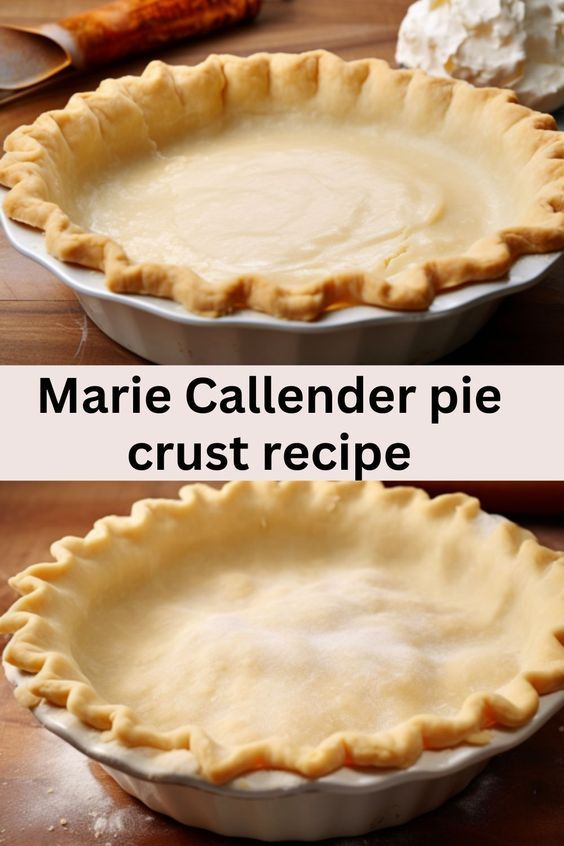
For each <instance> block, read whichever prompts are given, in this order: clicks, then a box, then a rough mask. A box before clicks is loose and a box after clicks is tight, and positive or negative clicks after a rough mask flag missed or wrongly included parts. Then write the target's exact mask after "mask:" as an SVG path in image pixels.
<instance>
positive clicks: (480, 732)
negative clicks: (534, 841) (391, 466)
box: [0, 482, 564, 783]
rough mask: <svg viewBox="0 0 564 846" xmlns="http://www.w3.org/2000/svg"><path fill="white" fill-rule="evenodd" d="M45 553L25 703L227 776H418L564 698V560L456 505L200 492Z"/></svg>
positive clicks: (14, 654) (106, 524) (514, 529)
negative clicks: (362, 770)
mask: <svg viewBox="0 0 564 846" xmlns="http://www.w3.org/2000/svg"><path fill="white" fill-rule="evenodd" d="M52 553H53V556H54V559H55V560H54V561H53V562H50V563H44V564H36V565H34V566H32V567H29V568H28V569H27V570H25V571H24V572H22V573H20V574H19V575H17V576H15V577H14V578H13V579H12V580H11V584H12V586H13V587H14V588H15V589H16V590H17V591H18V593H20V594H21V598H20V599H18V600H17V601H16V602H15V603H14V605H13V606H12V608H11V609H9V610H8V612H7V613H6V614H5V615H4V616H3V617H2V618H0V631H3V632H6V633H11V634H12V635H13V636H12V638H11V640H10V642H9V643H8V646H7V647H6V650H5V652H4V660H5V661H7V662H9V663H10V664H13V665H15V666H16V667H18V668H19V669H20V670H23V671H25V672H26V673H29V674H30V675H29V678H28V680H27V681H26V683H25V684H24V685H22V686H21V687H19V688H18V696H19V698H20V699H21V700H22V702H24V703H25V704H27V705H29V706H31V707H33V706H35V705H36V704H37V703H38V702H39V701H40V700H42V699H43V700H46V701H48V702H49V703H52V704H54V705H58V706H61V707H66V708H67V709H68V711H70V712H71V713H72V714H74V715H75V716H76V717H78V718H80V720H82V721H83V722H84V723H86V724H88V725H89V726H92V727H94V728H95V729H98V730H99V731H100V732H101V733H103V734H102V737H103V738H104V739H108V740H110V739H111V740H115V741H118V742H119V743H121V744H124V745H125V746H146V747H152V748H154V749H157V750H163V754H164V755H166V754H167V753H168V754H170V750H179V749H180V750H190V753H191V754H192V755H193V756H194V760H195V762H196V765H197V767H198V771H199V773H200V774H201V776H202V777H203V778H205V779H207V780H210V781H213V782H216V783H222V782H225V781H228V780H230V779H232V778H233V777H235V776H236V775H238V774H241V773H244V772H248V771H252V770H257V769H265V768H270V769H285V770H291V771H295V772H298V773H301V774H302V775H304V776H308V777H312V778H313V777H319V776H322V775H324V774H326V773H329V772H332V771H334V770H336V769H337V768H339V767H341V766H343V765H350V766H361V767H368V766H370V767H372V766H373V767H407V766H409V765H411V764H413V763H414V762H415V761H416V760H417V759H418V757H419V756H420V755H421V753H422V751H423V750H424V749H441V748H443V747H451V746H456V745H458V744H460V743H464V742H484V741H487V737H486V738H485V737H484V730H485V729H487V728H490V727H492V726H496V725H497V726H508V727H514V726H519V725H521V724H523V723H525V722H527V721H528V720H529V719H530V718H531V717H532V716H533V714H534V713H535V711H536V709H537V706H538V701H539V694H543V693H547V692H549V691H553V690H555V689H558V688H561V687H563V686H564V646H563V640H564V627H563V613H562V610H563V600H564V556H563V555H562V554H561V553H558V552H554V551H551V550H549V549H546V548H543V547H542V546H540V545H539V544H538V543H537V542H536V540H535V539H534V537H533V536H532V535H531V534H530V533H529V532H527V531H525V530H523V529H521V528H519V527H518V526H516V525H514V524H513V523H510V522H508V521H507V520H505V519H502V518H492V517H490V516H488V515H485V514H484V513H483V512H481V511H480V508H479V503H478V501H477V500H475V499H473V498H470V497H467V496H465V495H463V494H450V495H445V496H440V497H437V498H435V499H429V497H428V496H427V495H426V494H425V493H424V492H423V491H421V490H418V489H415V488H394V489H387V488H384V487H383V486H382V485H380V484H378V483H375V482H364V483H345V482H340V483H339V482H336V483H329V482H321V483H306V482H287V483H269V482H264V483H263V482H260V483H248V482H237V483H231V484H229V485H226V486H225V487H224V488H223V489H222V490H221V491H217V490H213V489H211V488H208V487H207V486H205V485H193V486H189V487H185V488H184V489H182V491H181V492H180V499H179V500H145V501H142V502H138V503H136V504H135V506H134V507H133V510H132V513H131V516H129V517H115V516H113V517H106V518H104V519H103V520H100V521H98V522H97V523H96V525H95V527H94V529H93V530H92V531H91V532H90V533H89V534H88V535H87V536H86V537H85V538H84V539H80V538H64V539H63V540H61V541H59V542H57V543H56V544H54V545H53V547H52Z"/></svg>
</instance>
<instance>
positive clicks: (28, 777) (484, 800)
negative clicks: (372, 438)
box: [0, 482, 564, 846]
mask: <svg viewBox="0 0 564 846" xmlns="http://www.w3.org/2000/svg"><path fill="white" fill-rule="evenodd" d="M177 487H178V486H177V484H175V483H142V482H139V483H137V482H135V483H126V484H119V485H118V484H109V483H94V484H93V483H41V484H38V483H3V484H0V536H1V537H2V555H1V557H0V613H2V611H3V610H4V609H5V608H7V607H8V605H9V604H10V603H11V602H12V601H13V599H14V594H13V592H12V591H11V589H10V588H9V586H8V585H7V584H6V579H7V578H8V577H9V576H11V575H13V574H14V573H16V572H17V571H19V570H20V569H21V568H23V567H24V566H26V565H28V564H31V563H34V562H37V561H42V560H48V559H49V556H48V549H49V544H50V543H51V542H52V541H53V540H56V539H57V538H59V537H61V536H63V535H65V534H76V535H83V534H84V533H85V532H87V531H88V529H89V528H90V527H91V525H92V523H93V521H94V520H95V519H96V518H98V517H101V516H103V515H105V514H108V513H118V514H120V513H121V514H124V513H127V512H128V510H129V507H130V505H131V503H132V502H133V501H134V500H136V499H138V498H140V497H143V496H162V495H165V496H173V495H175V492H176V490H177ZM435 489H436V485H435ZM500 490H501V489H500ZM488 496H489V497H490V504H491V505H492V507H493V508H495V509H497V510H501V511H503V499H501V500H500V498H499V497H500V493H499V491H498V492H497V493H495V492H494V491H493V490H492V489H490V490H489V493H488ZM501 496H503V491H502V490H501ZM522 501H524V497H522ZM520 522H521V523H523V524H524V525H527V526H528V527H529V528H531V529H532V530H533V531H535V532H536V533H537V535H538V536H539V538H540V540H541V541H542V542H543V543H545V544H546V545H547V546H552V547H555V548H560V549H562V548H564V521H563V520H562V517H560V518H559V519H558V520H555V519H552V520H548V519H547V518H545V519H543V518H540V517H538V516H537V517H535V518H526V517H525V518H521V520H520ZM1 675H2V674H1V673H0V676H1ZM563 767H564V711H563V712H561V713H560V714H559V715H557V716H556V717H555V718H553V719H552V720H551V721H550V722H549V723H548V724H547V725H546V726H545V727H544V728H543V729H541V730H540V731H539V732H538V733H537V734H536V735H534V736H533V737H532V738H531V739H530V740H528V741H527V742H526V743H524V744H522V745H521V746H520V747H518V748H517V749H515V750H513V751H511V752H508V753H506V754H505V755H502V756H500V757H499V758H497V759H494V760H493V761H492V762H491V763H490V764H489V765H488V767H487V768H486V770H485V771H484V772H483V773H482V774H481V775H480V776H478V778H477V779H476V780H475V781H473V782H472V783H471V784H470V785H469V787H468V788H467V789H466V790H465V791H464V792H463V793H462V794H460V795H459V796H458V797H456V798H454V799H452V800H450V801H449V802H448V803H447V804H446V805H444V806H443V807H442V808H440V809H437V810H436V811H433V812H432V813H429V814H426V815H425V816H424V817H421V818H420V819H418V820H414V821H413V822H411V823H408V824H406V825H404V826H401V827H400V828H397V829H388V830H386V831H383V832H378V833H375V834H373V835H367V836H366V837H363V838H355V839H350V840H348V841H347V840H344V839H343V840H339V841H335V844H336V846H345V844H350V846H430V844H433V846H452V844H456V846H476V844H480V846H494V844H495V846H561V844H562V832H563V831H564V778H563V776H562V773H563ZM233 842H234V841H230V840H227V839H225V838H223V837H221V836H219V835H214V834H210V833H208V832H204V831H199V830H196V829H190V828H187V827H183V826H181V825H179V824H177V823H175V822H173V821H172V820H170V819H168V818H166V817H164V816H160V815H159V814H155V813H153V812H151V811H149V810H148V809H147V808H146V807H145V806H143V805H142V804H141V803H140V802H138V801H137V800H135V799H132V798H131V797H129V796H128V795H127V794H126V793H124V792H123V791H122V790H121V789H120V788H118V787H117V785H116V784H115V783H114V782H113V781H112V780H111V778H110V777H109V776H108V775H106V774H105V772H104V771H103V770H102V769H101V768H100V767H99V766H98V765H97V764H96V763H94V762H91V761H89V760H88V759H87V758H85V757H84V756H83V755H81V754H80V753H79V752H77V751H75V750H74V749H73V748H72V747H70V746H69V745H68V744H67V743H65V742H64V741H62V740H60V739H59V738H57V737H55V736H54V735H52V734H50V733H49V732H48V731H47V730H46V729H43V728H41V727H40V726H39V725H38V724H37V723H36V722H35V720H34V718H33V716H32V714H31V713H30V712H28V711H27V710H25V709H24V708H22V707H20V706H19V705H18V704H17V703H16V701H15V699H14V697H13V695H12V692H11V689H10V687H9V685H8V683H7V682H6V681H5V680H4V679H3V678H1V679H0V846H43V844H45V846H108V844H111V846H114V844H115V846H171V845H172V844H174V846H177V844H178V846H211V844H213V846H224V844H225V846H229V844H230V843H233ZM237 842H238V843H241V842H242V841H235V844H237ZM248 842H249V844H250V843H251V841H248Z"/></svg>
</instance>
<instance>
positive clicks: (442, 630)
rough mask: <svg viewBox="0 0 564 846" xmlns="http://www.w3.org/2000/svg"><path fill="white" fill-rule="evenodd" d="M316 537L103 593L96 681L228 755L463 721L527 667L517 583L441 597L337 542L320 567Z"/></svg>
mask: <svg viewBox="0 0 564 846" xmlns="http://www.w3.org/2000/svg"><path fill="white" fill-rule="evenodd" d="M302 544H303V545H304V547H305V548H304V549H302V550H301V551H300V550H299V548H297V550H298V551H297V555H298V560H297V561H296V562H293V563H289V562H288V559H287V557H286V559H284V553H282V552H280V553H278V555H277V554H276V552H275V551H274V550H273V548H272V547H271V546H270V544H268V545H267V547H265V548H264V549H263V556H264V558H267V559H268V561H267V563H265V562H264V561H262V562H261V558H262V557H263V556H262V555H261V548H260V544H259V545H258V548H257V547H255V548H254V549H253V548H252V547H249V548H247V549H243V550H239V551H234V552H233V553H231V552H230V553H229V563H227V562H225V561H224V562H223V563H222V561H221V557H222V552H221V550H219V551H217V552H216V553H215V555H214V553H213V552H211V554H210V555H208V556H206V560H205V562H204V561H203V559H202V560H201V561H197V562H195V561H192V562H190V564H188V562H187V561H186V560H184V562H183V560H182V559H179V560H178V561H176V562H172V563H171V562H168V563H167V565H166V580H165V578H162V579H159V578H157V579H151V580H150V583H148V584H147V583H146V584H144V585H141V586H137V588H136V589H135V590H129V591H128V594H127V597H120V596H117V597H116V596H105V597H104V598H103V601H102V602H100V603H99V604H97V605H96V606H95V607H93V608H91V610H90V612H89V614H88V619H87V622H85V623H84V624H83V627H82V629H81V630H79V631H78V632H77V634H76V636H75V638H74V643H73V652H74V654H75V656H76V658H77V660H78V662H79V665H80V667H81V670H82V672H83V673H84V674H85V675H86V677H87V678H88V680H89V682H90V683H91V684H92V686H93V687H94V688H95V689H96V690H97V692H98V694H99V695H101V696H102V698H103V699H104V700H105V701H107V702H109V703H121V704H125V705H128V706H130V707H131V708H133V710H134V711H135V712H136V714H137V716H138V717H139V718H140V719H141V721H142V722H143V723H145V724H146V725H148V726H151V727H153V728H155V729H157V730H160V731H169V730H172V729H176V728H179V727H181V726H184V725H197V726H199V727H201V728H203V729H204V731H206V732H207V733H208V734H209V735H210V736H211V737H212V738H213V739H214V741H216V742H217V743H219V744H221V745H225V746H231V745H238V744H244V743H251V742H253V741H260V740H265V739H267V738H271V737H279V738H285V739H287V740H290V741H291V742H292V743H293V744H303V745H306V746H310V745H312V744H317V743H320V742H322V741H323V740H324V739H325V738H327V737H328V736H330V735H331V734H333V733H335V732H340V731H355V732H363V733H368V734H372V733H375V732H378V731H381V730H385V729H391V728H393V727H395V726H396V725H397V724H398V723H399V722H402V721H404V720H408V719H410V718H411V717H413V716H414V715H416V714H422V713H433V714H436V715H442V716H450V715H455V714H456V713H457V712H458V710H459V709H460V707H461V706H462V704H463V702H464V700H465V698H466V697H467V696H469V695H470V694H471V693H473V692H474V691H483V690H486V689H488V690H495V689H497V688H499V687H501V686H503V685H504V684H506V683H507V682H509V681H510V680H511V679H512V678H513V677H514V676H515V674H516V673H517V672H518V670H519V660H518V653H519V651H520V649H521V647H522V642H523V639H524V637H525V635H524V632H523V631H522V627H521V626H520V624H519V621H518V619H517V622H516V620H515V615H513V620H512V619H511V616H510V615H509V617H508V615H507V614H506V613H505V607H504V605H505V603H509V604H510V602H509V601H510V592H509V590H508V589H507V588H505V589H504V588H503V587H502V586H500V594H499V595H498V596H497V597H496V600H495V602H486V603H485V604H484V599H483V597H482V596H480V594H477V599H476V601H475V602H473V601H472V594H471V593H467V591H466V590H463V589H461V587H460V585H459V584H458V586H457V582H456V580H455V581H454V584H453V585H452V586H451V589H450V590H449V587H448V586H446V587H445V590H444V592H443V595H442V596H441V597H440V598H438V597H436V598H433V596H432V589H431V586H430V585H429V584H427V586H426V585H425V581H426V574H425V571H424V570H423V572H422V573H421V575H420V576H417V569H416V568H415V567H411V566H409V567H408V568H407V572H405V568H404V567H398V568H397V569H398V570H399V572H395V570H396V568H395V567H394V566H393V565H391V562H389V561H386V560H378V556H371V555H370V554H367V553H363V554H362V555H361V556H360V557H357V556H355V554H354V553H353V552H352V551H350V550H348V551H347V549H345V548H343V547H340V546H339V545H337V549H336V550H335V551H334V552H333V553H332V552H331V551H330V550H326V551H325V552H324V554H323V558H322V559H321V560H319V561H314V562H312V563H309V564H308V562H307V560H306V558H305V554H306V548H307V540H306V539H305V538H302V539H301V540H300V541H299V543H298V547H300V546H301V545H302ZM273 552H274V559H275V560H274V561H273V560H272V558H273ZM223 554H225V550H223ZM253 559H254V560H253ZM163 566H164V562H163ZM157 569H158V568H157ZM273 574H275V575H273ZM426 592H427V594H428V596H426Z"/></svg>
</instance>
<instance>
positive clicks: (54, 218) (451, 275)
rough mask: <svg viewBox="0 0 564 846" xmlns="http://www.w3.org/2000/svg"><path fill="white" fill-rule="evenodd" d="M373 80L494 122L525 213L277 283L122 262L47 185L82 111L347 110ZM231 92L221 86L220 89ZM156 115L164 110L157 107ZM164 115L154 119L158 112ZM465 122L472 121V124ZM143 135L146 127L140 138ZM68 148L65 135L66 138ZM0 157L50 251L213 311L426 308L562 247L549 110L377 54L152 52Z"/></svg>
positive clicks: (563, 146) (558, 140) (561, 196)
mask: <svg viewBox="0 0 564 846" xmlns="http://www.w3.org/2000/svg"><path fill="white" fill-rule="evenodd" d="M371 85H377V86H388V87H389V89H390V92H391V94H390V96H391V97H392V98H395V99H394V100H393V104H394V107H395V108H396V109H397V110H398V112H399V111H401V110H410V111H411V112H412V114H413V115H415V120H417V119H419V115H422V116H424V115H425V113H426V112H431V113H432V114H433V115H434V116H435V117H436V119H446V117H447V116H448V114H449V112H450V111H451V110H452V109H457V110H458V111H459V112H460V113H461V114H464V113H465V112H466V110H469V111H468V122H469V126H468V131H469V132H479V124H480V119H483V120H484V121H488V122H489V123H491V122H492V121H493V122H494V123H495V124H496V126H497V128H498V131H499V134H500V136H505V143H509V145H510V148H511V150H512V151H513V150H514V151H515V155H516V157H517V159H522V157H523V155H525V157H526V159H527V164H526V165H525V167H524V168H523V165H522V162H521V161H520V162H519V167H518V168H517V167H516V173H517V172H518V173H519V178H520V180H521V179H523V172H524V170H525V171H527V182H528V184H529V185H532V186H533V191H532V195H531V196H532V202H531V204H530V206H529V208H528V212H527V215H526V219H525V220H524V221H523V222H522V223H521V224H519V225H518V226H514V227H509V228H505V229H503V230H501V231H499V232H497V233H492V234H491V235H489V236H487V237H485V238H482V239H480V240H479V241H477V242H476V243H475V244H474V245H472V246H471V247H470V249H469V250H468V251H467V252H466V253H465V254H464V255H461V256H455V257H445V258H439V259H429V260H427V261H425V262H423V263H420V264H418V265H415V266H413V267H410V268H408V269H406V270H405V271H403V272H402V273H401V274H400V275H399V276H398V277H397V278H396V279H394V280H393V281H389V280H386V279H382V278H380V277H378V276H377V274H375V273H374V272H371V271H369V270H367V271H365V272H355V273H345V272H340V273H338V274H334V275H331V274H330V275H328V276H327V277H326V278H324V279H323V280H320V281H315V282H312V283H307V284H296V285H290V286H281V285H279V284H277V283H275V282H274V281H273V280H272V279H269V278H268V277H263V276H258V275H244V276H239V277H234V278H233V279H231V280H230V281H228V282H226V283H223V284H219V283H214V284H211V283H210V282H207V281H206V280H205V279H203V278H202V277H201V276H199V275H198V274H197V273H195V272H194V271H193V270H191V269H190V268H188V267H182V266H175V265H166V264H150V263H138V264H134V263H132V262H131V261H130V260H129V259H128V258H127V255H126V254H125V252H124V250H123V249H122V248H121V247H120V245H119V244H117V243H116V242H115V241H113V240H112V239H110V238H109V237H107V236H104V235H100V234H95V233H91V232H87V231H85V230H83V229H82V228H81V227H80V226H78V225H76V224H74V223H73V222H72V221H71V219H70V218H69V216H68V215H67V214H66V213H65V212H64V211H63V210H62V208H61V207H60V205H58V204H57V202H55V201H53V198H52V191H51V189H50V187H49V185H50V184H53V182H54V181H56V179H57V176H58V175H57V172H56V166H55V165H54V164H53V160H52V153H53V150H55V151H56V149H57V147H58V146H59V145H64V146H67V145H68V144H69V141H68V138H67V135H69V132H70V131H72V122H73V121H80V120H84V119H85V115H88V118H89V119H91V118H92V116H94V117H95V119H96V120H97V121H98V123H100V125H101V126H102V124H104V123H105V124H106V125H107V122H108V120H111V118H112V116H114V115H117V120H118V121H119V119H120V116H122V115H126V116H127V115H129V113H133V112H134V111H137V112H140V113H141V122H143V121H145V125H146V124H147V121H146V120H145V117H146V116H147V115H148V114H149V112H150V111H151V108H152V106H151V100H152V101H153V102H159V98H160V97H161V96H162V97H164V96H165V95H166V96H167V97H168V98H169V100H170V92H171V91H175V92H176V95H177V96H178V99H179V103H180V104H181V105H184V106H185V104H186V101H187V100H189V101H190V108H192V109H196V110H197V109H202V110H203V111H204V112H205V108H206V103H205V99H206V97H208V99H209V98H210V90H212V91H213V92H214V94H213V96H216V95H217V94H218V93H219V95H220V98H221V102H222V104H223V105H222V108H225V103H226V102H227V100H228V99H229V98H230V97H231V98H234V101H235V103H236V104H239V105H241V104H243V107H244V108H246V109H250V110H251V111H253V110H258V111H259V112H260V111H261V110H262V111H264V110H265V109H266V110H267V111H268V105H269V102H270V100H272V101H273V102H275V108H280V107H281V108H295V107H296V106H299V105H302V104H303V103H305V102H307V101H311V100H314V98H316V99H315V102H318V101H321V105H322V108H323V109H325V110H326V111H329V113H333V114H337V115H340V116H341V117H346V115H347V113H348V112H350V110H351V109H352V108H353V107H354V105H355V104H356V103H357V102H358V101H359V100H361V99H362V98H363V96H364V97H366V96H369V94H368V95H367V94H366V90H369V88H370V86H371ZM227 91H228V92H229V93H226V92H227ZM165 115H166V110H165ZM163 120H164V118H163ZM470 122H471V125H470ZM65 133H66V135H65ZM148 137H149V136H148ZM71 146H72V145H71ZM5 150H6V153H5V155H4V156H3V158H2V159H0V183H1V184H3V185H5V186H6V187H7V188H9V189H10V191H9V193H8V194H7V196H6V198H5V201H4V208H5V211H6V213H7V215H8V216H9V217H10V218H12V219H14V220H17V221H20V222H23V223H26V224H28V225H30V226H33V227H35V228H38V229H42V230H44V231H45V233H46V246H47V250H48V252H49V253H51V254H52V255H53V256H55V257H56V258H58V259H60V260H62V261H68V262H73V263H76V264H79V265H83V266H86V267H90V268H95V269H97V270H100V271H102V272H104V273H105V276H106V283H107V285H108V287H109V289H110V290H111V291H113V292H115V293H133V294H135V293H137V294H148V295H152V296H158V297H166V298H169V299H172V300H174V301H176V302H179V303H180V304H182V305H183V306H184V307H185V308H186V309H187V310H189V311H192V312H194V313H196V314H201V315H206V316H220V315H222V314H226V313H230V312H233V311H235V310H238V309H241V308H245V307H248V308H251V309H254V310H256V311H260V312H266V313H269V314H272V315H275V316H278V317H283V318H288V319H297V320H313V319H315V318H317V317H319V315H321V314H322V313H323V312H324V311H326V310H327V309H329V308H331V307H334V306H335V305H342V304H346V305H354V304H359V303H365V304H370V305H377V306H381V307H384V308H392V309H400V310H421V309H426V308H428V306H429V305H430V303H431V302H432V300H433V299H434V296H435V294H436V293H437V292H440V291H442V290H446V289H448V288H453V287H457V286H459V285H462V284H465V283H467V282H478V281H485V280H490V279H496V278H499V277H501V276H503V275H504V274H505V273H506V272H507V270H508V269H509V267H510V266H511V265H512V263H513V261H514V260H515V259H516V258H517V257H518V256H520V255H522V254H525V253H544V252H550V251H553V250H558V249H561V248H562V247H564V140H562V137H561V134H560V133H559V132H558V131H557V128H556V123H555V121H554V119H553V118H552V117H551V116H550V115H543V114H540V113H538V112H534V111H532V110H530V109H528V108H526V107H524V106H521V105H519V104H518V103H517V101H516V97H515V95H513V94H512V93H511V92H508V91H506V90H501V89H500V90H498V89H475V88H473V87H472V86H470V85H469V84H468V83H465V82H462V81H459V80H444V79H437V78H434V77H431V76H427V75H426V74H425V73H424V72H422V71H418V70H416V71H411V70H393V69H391V68H390V67H389V66H388V65H387V63H386V62H384V61H382V60H380V59H361V60H357V61H354V62H346V61H344V60H342V59H340V58H338V57H337V56H334V55H333V54H331V53H327V52H326V51H322V50H317V51H311V52H308V53H302V54H268V53H259V54H255V55H253V56H250V57H248V58H238V57H234V56H229V55H220V56H216V55H212V56H209V57H208V58H207V59H206V60H205V61H204V62H202V63H201V64H199V65H196V66H194V67H191V68H188V67H182V66H167V65H165V64H164V63H162V62H158V61H157V62H151V63H150V64H149V65H148V67H147V68H146V70H145V72H144V73H143V74H142V76H140V77H122V78H121V79H118V80H112V79H109V80H105V81H104V82H102V83H101V85H100V86H99V88H98V89H97V90H96V91H95V92H90V93H84V94H75V95H74V96H73V97H72V98H71V100H70V101H69V103H68V105H67V106H66V108H65V109H63V110H59V111H53V112H47V113H45V114H43V115H41V116H40V117H39V118H38V119H37V120H36V121H35V123H34V124H32V125H31V126H23V127H20V128H19V129H16V130H15V131H14V132H13V133H12V134H11V135H10V136H8V138H7V139H6V142H5Z"/></svg>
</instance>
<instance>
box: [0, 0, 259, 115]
mask: <svg viewBox="0 0 564 846" xmlns="http://www.w3.org/2000/svg"><path fill="white" fill-rule="evenodd" d="M261 3H262V0H114V2H112V3H108V4H107V5H105V6H100V7H98V8H96V9H91V10H90V11H87V12H83V13H82V14H79V15H73V16H72V17H70V18H64V19H63V20H61V21H57V22H56V23H47V24H43V25H42V26H40V27H24V26H12V25H10V24H0V100H3V99H4V96H5V95H6V93H7V92H8V93H9V92H22V91H25V89H29V88H30V87H31V86H35V85H39V84H41V83H43V82H45V80H48V79H50V78H52V77H54V76H56V75H58V74H59V73H61V72H62V71H64V70H66V69H68V68H70V67H74V68H78V69H79V70H87V69H89V68H93V67H96V66H98V65H103V64H107V63H109V62H112V61H113V60H115V59H119V58H122V57H124V56H129V55H131V54H133V53H141V52H145V51H147V50H151V49H152V48H155V47H159V46H161V45H163V44H166V43H169V42H171V41H176V40H179V39H181V38H188V37H193V36H196V35H205V34H206V33H209V32H212V31H214V30H218V29H222V28H225V27H228V26H231V25H234V24H238V23H243V22H245V21H250V20H252V19H253V18H255V17H256V16H257V15H258V13H259V11H260V8H261ZM3 95H4V96H3ZM12 96H14V95H13V94H12Z"/></svg>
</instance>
